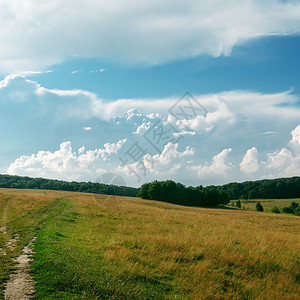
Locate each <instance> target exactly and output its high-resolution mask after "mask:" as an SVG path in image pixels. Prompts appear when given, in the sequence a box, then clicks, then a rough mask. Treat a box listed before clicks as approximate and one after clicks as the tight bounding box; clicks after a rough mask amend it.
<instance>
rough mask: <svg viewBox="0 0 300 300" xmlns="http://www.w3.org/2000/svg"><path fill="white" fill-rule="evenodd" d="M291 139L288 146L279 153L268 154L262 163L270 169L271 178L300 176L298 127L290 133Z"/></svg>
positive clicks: (299, 127) (299, 126)
mask: <svg viewBox="0 0 300 300" xmlns="http://www.w3.org/2000/svg"><path fill="white" fill-rule="evenodd" d="M291 135H292V139H291V140H290V142H289V144H288V146H290V149H287V148H282V149H281V150H279V151H276V152H273V153H269V154H268V155H267V161H266V162H265V163H264V164H265V165H266V168H267V169H271V170H272V173H271V174H269V175H270V176H272V177H275V176H299V174H300V125H298V126H297V127H296V128H295V129H294V130H292V132H291Z"/></svg>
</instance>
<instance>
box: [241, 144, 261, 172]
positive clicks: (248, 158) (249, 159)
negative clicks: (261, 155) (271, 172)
mask: <svg viewBox="0 0 300 300" xmlns="http://www.w3.org/2000/svg"><path fill="white" fill-rule="evenodd" d="M257 154H258V153H257V149H256V147H253V148H251V149H249V150H248V151H247V153H246V154H245V156H244V157H243V160H242V162H241V163H240V170H241V171H242V172H244V173H246V174H249V173H254V172H256V171H257V170H258V168H259V164H258V159H257Z"/></svg>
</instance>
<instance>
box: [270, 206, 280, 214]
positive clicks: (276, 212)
mask: <svg viewBox="0 0 300 300" xmlns="http://www.w3.org/2000/svg"><path fill="white" fill-rule="evenodd" d="M272 213H275V214H280V209H279V207H277V206H274V207H273V208H272Z"/></svg>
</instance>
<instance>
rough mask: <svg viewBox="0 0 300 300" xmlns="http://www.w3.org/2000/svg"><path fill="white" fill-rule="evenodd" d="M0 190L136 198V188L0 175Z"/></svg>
mask: <svg viewBox="0 0 300 300" xmlns="http://www.w3.org/2000/svg"><path fill="white" fill-rule="evenodd" d="M0 188H16V189H44V190H59V191H71V192H83V193H95V194H106V195H118V196H129V197H136V195H137V193H138V188H133V187H127V186H117V185H112V184H103V183H97V182H90V181H89V182H76V181H72V182H67V181H62V180H53V179H44V178H31V177H21V176H12V175H0Z"/></svg>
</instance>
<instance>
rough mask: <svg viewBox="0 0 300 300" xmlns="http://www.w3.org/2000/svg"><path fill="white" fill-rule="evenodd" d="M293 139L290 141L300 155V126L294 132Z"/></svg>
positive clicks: (292, 133)
mask: <svg viewBox="0 0 300 300" xmlns="http://www.w3.org/2000/svg"><path fill="white" fill-rule="evenodd" d="M291 135H292V139H291V141H290V145H291V147H292V148H293V149H294V150H295V151H297V152H299V154H300V125H298V126H297V127H296V128H295V129H294V130H293V131H292V132H291Z"/></svg>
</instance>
